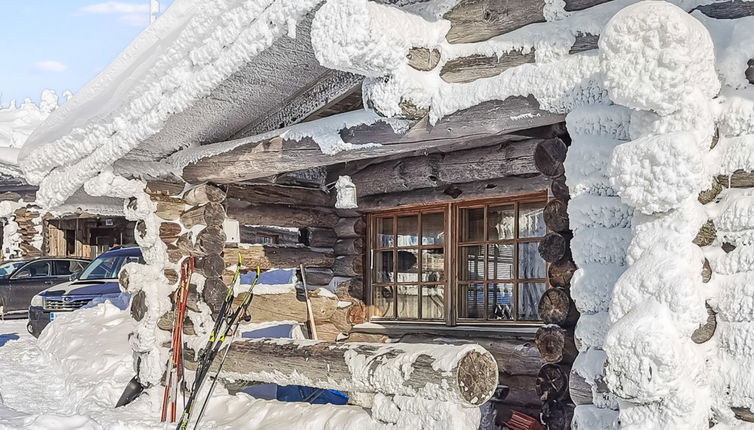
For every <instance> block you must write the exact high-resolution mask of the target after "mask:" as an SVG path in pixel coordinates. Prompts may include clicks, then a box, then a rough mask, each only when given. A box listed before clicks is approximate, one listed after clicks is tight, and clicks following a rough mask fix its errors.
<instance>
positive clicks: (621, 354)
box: [599, 2, 720, 429]
mask: <svg viewBox="0 0 754 430" xmlns="http://www.w3.org/2000/svg"><path fill="white" fill-rule="evenodd" d="M637 41H641V42H640V43H637ZM599 47H600V68H601V72H602V74H603V79H604V82H605V86H606V88H607V90H608V93H609V95H610V98H611V99H612V100H613V101H614V102H615V103H617V104H621V105H624V106H626V107H628V108H631V109H632V113H631V120H630V127H629V134H630V138H631V139H632V141H630V142H627V143H624V144H621V145H619V146H616V147H615V149H614V150H613V153H612V158H611V161H610V167H609V168H608V170H607V172H608V176H609V178H610V187H611V188H612V189H613V190H615V191H616V192H617V194H618V195H619V196H620V197H621V200H622V202H623V203H624V204H627V205H628V206H629V207H631V208H633V210H634V215H633V218H632V220H631V227H632V233H633V236H632V237H631V241H630V243H629V245H628V252H627V258H626V262H627V263H628V264H629V267H628V268H627V269H626V271H625V272H624V273H623V274H622V275H621V276H620V278H619V279H618V280H617V282H616V283H615V287H614V291H613V297H612V302H611V304H610V308H609V329H608V332H607V334H606V336H605V337H604V339H605V340H604V350H605V352H606V353H607V359H608V360H607V364H606V368H605V369H606V370H605V381H606V382H607V385H608V386H609V388H610V390H611V391H612V392H613V393H614V394H615V395H616V396H618V397H619V402H620V404H621V410H620V423H621V428H623V429H647V428H673V429H676V428H678V429H680V428H684V429H702V428H708V426H709V420H710V418H711V416H712V406H713V404H712V403H713V399H712V396H711V390H710V380H709V368H708V362H707V361H708V360H709V358H710V356H709V352H710V348H709V345H707V344H701V345H699V344H697V343H695V342H694V340H692V338H693V337H694V335H695V332H696V331H697V329H698V328H699V327H700V326H703V325H704V324H705V323H706V322H707V320H708V313H707V308H706V306H705V304H706V303H705V302H706V300H708V299H710V298H711V297H712V295H713V293H712V290H711V289H709V288H706V286H705V284H704V283H703V279H702V271H703V267H704V266H703V265H704V255H703V251H702V249H701V248H700V247H699V246H698V244H707V243H708V241H706V240H699V237H698V236H699V232H700V230H701V229H702V227H703V226H704V225H705V224H706V223H707V221H708V216H707V214H706V213H705V211H704V209H703V207H702V204H701V203H700V202H699V201H698V197H699V195H700V193H701V192H702V191H704V190H705V189H707V188H711V187H712V186H713V181H712V177H711V176H710V175H709V174H706V173H705V171H706V170H707V166H706V163H707V160H706V159H705V157H706V155H707V154H708V152H709V148H710V146H711V144H712V142H713V136H714V134H715V124H714V119H713V118H714V115H713V108H712V103H711V99H712V97H714V96H715V95H716V94H717V93H718V91H719V89H720V84H719V82H718V77H717V73H716V71H715V67H714V66H715V64H714V47H713V44H712V40H711V38H710V35H709V33H708V32H707V30H706V29H705V28H704V26H703V25H702V24H701V23H700V22H699V21H697V20H696V19H695V18H693V17H692V16H690V15H689V14H687V13H686V12H685V11H683V10H682V9H680V8H678V7H676V6H674V5H671V4H670V3H665V2H641V3H637V4H635V5H632V6H629V7H627V8H625V9H623V10H622V11H620V12H619V13H617V14H616V15H615V16H614V17H613V18H612V19H611V20H610V21H609V22H608V24H607V26H606V27H605V30H604V31H603V33H602V35H601V37H600V41H599Z"/></svg>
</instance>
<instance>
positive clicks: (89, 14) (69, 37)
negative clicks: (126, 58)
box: [0, 0, 173, 106]
mask: <svg viewBox="0 0 754 430" xmlns="http://www.w3.org/2000/svg"><path fill="white" fill-rule="evenodd" d="M172 2H173V0H160V6H161V9H162V10H163V11H164V10H165V9H166V8H167V7H168V6H169V5H170V4H171V3H172ZM147 25H149V0H120V1H103V0H0V28H2V32H3V36H2V37H0V104H2V106H7V105H8V102H9V101H10V100H11V99H13V98H15V99H18V102H19V103H20V101H21V100H23V99H24V98H26V97H30V98H31V99H33V100H34V101H38V100H39V95H40V93H41V92H42V90H43V89H45V88H52V89H54V90H55V91H57V92H58V94H61V93H62V92H63V91H64V90H71V91H73V92H74V93H75V92H76V91H78V90H79V89H80V88H81V87H83V86H84V85H85V84H86V83H87V82H88V81H89V80H91V79H92V78H93V77H95V76H96V75H97V73H99V72H100V71H101V70H102V69H104V68H105V67H106V66H107V65H108V64H109V63H110V62H111V61H112V60H113V59H114V58H115V57H116V56H117V55H118V54H119V53H120V52H121V51H122V50H123V49H124V48H125V47H126V46H128V44H129V43H130V42H131V41H132V40H133V39H134V38H135V37H136V36H137V35H138V34H139V33H140V32H141V31H142V30H144V29H145V28H146V27H147Z"/></svg>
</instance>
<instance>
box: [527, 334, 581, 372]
mask: <svg viewBox="0 0 754 430" xmlns="http://www.w3.org/2000/svg"><path fill="white" fill-rule="evenodd" d="M534 343H535V344H536V345H537V349H538V350H539V355H540V356H541V357H542V359H543V360H545V361H546V362H548V363H572V362H573V360H574V359H575V358H576V356H577V355H578V350H577V349H576V344H575V342H574V340H573V333H572V332H571V331H570V330H565V329H563V328H560V327H558V326H555V325H550V326H544V327H540V328H539V329H538V330H537V334H536V335H535V337H534Z"/></svg>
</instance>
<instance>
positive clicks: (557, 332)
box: [534, 138, 579, 429]
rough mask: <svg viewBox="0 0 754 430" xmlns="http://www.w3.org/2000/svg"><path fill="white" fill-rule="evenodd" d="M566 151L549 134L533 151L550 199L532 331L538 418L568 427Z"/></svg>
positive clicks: (570, 306) (570, 346) (573, 318)
mask: <svg viewBox="0 0 754 430" xmlns="http://www.w3.org/2000/svg"><path fill="white" fill-rule="evenodd" d="M567 151H568V147H567V145H566V144H565V142H563V141H562V140H561V139H558V138H554V139H547V140H544V141H542V142H541V143H540V144H539V145H538V146H537V148H536V150H535V152H534V163H535V165H536V167H537V169H538V170H539V171H540V172H541V173H542V174H543V175H545V176H546V177H548V178H550V180H551V182H550V197H551V199H550V201H549V202H548V203H547V205H546V206H545V209H544V214H543V216H544V221H545V225H546V226H547V230H548V233H547V235H546V236H545V238H544V239H543V240H542V242H540V245H539V254H540V256H541V257H542V258H543V259H544V260H545V261H547V262H548V263H550V264H549V268H548V279H549V284H550V288H549V289H547V290H546V291H545V294H543V295H542V298H541V299H540V301H539V316H540V318H541V319H542V321H543V322H544V323H545V324H546V325H545V326H543V327H541V328H540V329H539V330H537V334H536V336H535V344H536V346H537V349H538V350H539V354H540V356H541V357H542V360H544V361H545V362H546V364H545V365H543V366H542V367H541V369H540V370H539V373H538V376H537V381H536V392H537V394H538V395H539V396H540V399H541V400H542V402H543V407H542V421H543V422H544V424H545V425H547V428H548V429H566V428H570V423H571V417H572V416H573V408H574V406H573V402H572V399H571V395H570V392H569V389H568V384H569V374H570V371H571V365H572V364H573V361H574V360H575V359H576V356H577V355H578V349H577V348H576V343H575V336H574V328H575V325H576V322H577V321H578V319H579V312H578V311H577V310H576V305H575V304H574V302H573V299H572V298H571V293H570V283H571V278H572V277H573V274H574V273H575V272H576V269H577V267H576V264H575V263H574V262H573V258H572V255H571V246H570V242H571V239H572V238H573V233H572V232H571V230H570V222H569V218H568V200H569V194H568V188H567V187H566V185H565V169H564V166H563V162H564V161H565V158H566V153H567Z"/></svg>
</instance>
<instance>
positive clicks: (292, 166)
mask: <svg viewBox="0 0 754 430" xmlns="http://www.w3.org/2000/svg"><path fill="white" fill-rule="evenodd" d="M331 119H332V117H330V118H325V120H331ZM562 120H563V115H560V114H554V113H551V112H548V111H545V110H541V109H539V103H538V102H537V101H536V99H534V97H531V96H530V97H509V98H507V99H506V100H502V101H488V102H484V103H481V104H479V105H476V106H474V107H472V108H469V109H465V110H462V111H459V112H456V113H454V114H452V115H448V116H446V117H444V118H442V119H441V120H439V121H438V122H437V123H436V124H435V125H434V126H433V125H430V123H429V119H428V118H426V117H425V118H424V119H422V120H421V121H419V122H417V123H416V124H415V125H414V126H413V127H411V128H410V129H408V130H407V131H405V132H404V133H396V132H395V131H393V130H392V127H391V126H390V125H388V124H386V123H385V122H382V121H378V122H376V123H374V124H371V125H367V126H362V127H360V128H359V129H357V130H353V131H352V132H349V133H343V131H341V136H342V137H343V140H344V141H345V142H347V143H354V144H358V143H378V144H381V146H379V147H370V148H367V149H352V150H349V151H341V152H338V153H337V154H333V155H328V154H323V153H322V151H321V149H320V147H319V145H318V144H317V143H316V142H315V141H314V140H313V139H311V138H309V137H304V138H302V139H300V140H294V139H285V138H284V137H282V136H278V137H274V138H271V139H267V140H263V141H261V142H258V141H255V140H250V141H249V142H248V143H240V144H239V146H237V147H236V148H235V149H233V150H231V151H228V152H223V153H221V154H214V155H208V156H206V157H204V158H201V159H199V160H197V161H195V162H193V163H190V164H189V165H187V166H186V167H184V169H183V174H182V177H183V178H184V179H185V180H187V181H188V182H191V183H196V182H203V181H213V182H216V183H232V182H240V181H245V180H252V179H256V178H263V177H269V176H270V175H275V174H279V173H284V172H290V171H293V170H301V169H308V168H312V167H318V166H327V165H331V164H337V163H342V162H346V161H354V160H361V159H368V158H377V157H382V156H388V155H396V154H402V153H406V152H413V151H417V150H421V149H431V148H438V147H442V146H445V145H450V144H458V143H462V142H466V141H479V140H482V139H484V138H485V137H487V138H491V137H495V136H499V135H502V134H507V133H512V132H515V131H517V130H523V129H529V128H534V127H539V126H543V125H549V124H554V123H557V122H561V121H562ZM315 122H316V121H313V122H312V123H311V124H312V126H315ZM375 131H378V133H375ZM281 133H283V131H281Z"/></svg>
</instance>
